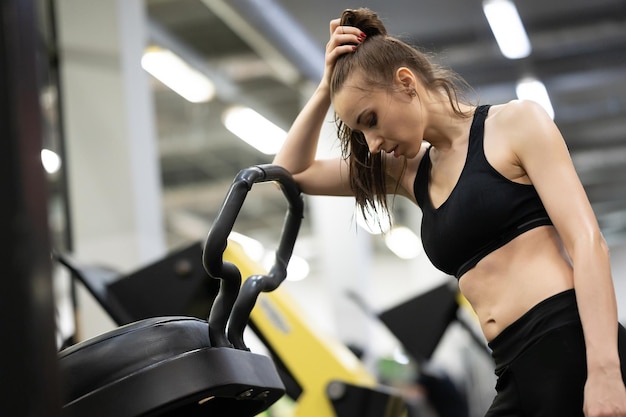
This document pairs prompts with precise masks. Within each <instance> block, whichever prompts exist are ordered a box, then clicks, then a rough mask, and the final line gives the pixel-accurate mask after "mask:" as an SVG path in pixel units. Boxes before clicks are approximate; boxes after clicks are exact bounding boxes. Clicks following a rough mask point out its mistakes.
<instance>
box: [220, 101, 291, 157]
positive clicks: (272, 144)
mask: <svg viewBox="0 0 626 417" xmlns="http://www.w3.org/2000/svg"><path fill="white" fill-rule="evenodd" d="M222 121H223V123H224V126H226V129H228V130H230V131H231V132H232V133H233V134H235V135H237V136H238V137H239V138H240V139H241V140H243V141H244V142H246V143H248V144H249V145H250V146H253V147H254V148H256V149H258V150H259V151H261V152H263V153H264V154H266V155H275V154H276V153H277V152H278V151H279V150H280V148H281V146H283V143H284V142H285V139H286V138H287V132H285V131H284V130H283V129H281V128H280V127H278V126H276V125H275V124H274V123H272V122H270V121H269V120H267V119H266V118H265V117H263V116H261V115H260V114H259V113H257V112H256V111H254V110H252V109H251V108H248V107H242V106H235V107H231V108H229V109H227V110H226V111H225V112H224V114H223V115H222Z"/></svg>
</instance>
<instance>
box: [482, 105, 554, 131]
mask: <svg viewBox="0 0 626 417" xmlns="http://www.w3.org/2000/svg"><path fill="white" fill-rule="evenodd" d="M541 121H544V122H547V121H549V122H550V123H551V122H552V119H551V118H550V116H549V115H548V113H547V112H546V111H545V110H544V108H543V107H542V106H541V105H540V104H539V103H537V102H535V101H532V100H511V101H509V102H508V103H504V104H496V105H492V106H491V107H490V109H489V115H488V117H487V120H486V123H491V124H493V125H497V126H503V127H509V128H524V127H532V123H531V122H541Z"/></svg>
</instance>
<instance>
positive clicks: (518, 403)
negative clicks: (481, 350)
mask: <svg viewBox="0 0 626 417" xmlns="http://www.w3.org/2000/svg"><path fill="white" fill-rule="evenodd" d="M618 338H619V351H620V360H621V368H622V378H624V381H625V384H626V329H624V327H622V326H621V325H620V326H619V332H618ZM489 347H490V348H491V349H492V356H493V358H494V361H495V364H496V375H497V377H498V380H497V383H496V396H495V398H494V400H493V403H492V404H491V407H490V408H489V410H488V411H487V414H486V415H485V417H522V416H523V417H583V390H584V385H585V380H586V378H587V360H586V357H585V340H584V337H583V331H582V325H581V323H580V317H579V315H578V308H577V306H576V295H575V293H574V290H568V291H565V292H563V293H560V294H557V295H555V296H552V297H550V298H548V299H546V300H544V301H542V302H540V303H539V304H537V305H536V306H535V307H533V308H532V309H530V310H529V311H528V312H527V313H526V314H524V315H523V316H522V317H521V318H520V319H519V320H517V321H515V322H514V323H513V324H511V325H510V326H509V327H507V328H506V329H504V330H503V331H502V332H501V333H500V334H499V335H498V336H497V337H496V338H495V339H493V340H492V341H491V342H490V343H489Z"/></svg>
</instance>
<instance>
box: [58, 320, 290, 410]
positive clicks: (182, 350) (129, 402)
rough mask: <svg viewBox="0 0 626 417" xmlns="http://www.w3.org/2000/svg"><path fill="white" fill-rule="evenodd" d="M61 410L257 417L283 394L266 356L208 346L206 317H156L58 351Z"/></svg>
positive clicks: (273, 368)
mask: <svg viewBox="0 0 626 417" xmlns="http://www.w3.org/2000/svg"><path fill="white" fill-rule="evenodd" d="M58 356H59V369H60V373H61V378H62V379H63V404H64V407H63V409H64V416H68V417H79V416H80V417H84V416H90V417H100V416H101V417H113V416H115V417H136V416H163V417H166V416H167V417H174V416H181V417H182V416H185V417H193V416H200V415H202V416H229V417H230V416H232V417H236V416H254V415H256V414H258V413H260V412H261V411H263V410H265V409H266V408H267V407H269V406H270V405H271V404H272V403H274V402H275V401H276V400H278V399H279V398H280V397H281V396H282V395H283V394H284V386H283V384H282V382H281V380H280V377H279V376H278V373H277V371H276V368H275V366H274V364H273V362H272V361H271V359H269V358H268V357H266V356H263V355H258V354H254V353H251V352H249V351H246V350H238V349H233V348H228V347H220V348H214V347H211V346H210V343H209V337H208V324H207V322H206V321H203V320H200V319H196V318H190V317H156V318H150V319H145V320H141V321H138V322H135V323H131V324H128V325H125V326H122V327H119V328H117V329H115V330H112V331H110V332H107V333H104V334H102V335H100V336H97V337H95V338H93V339H90V340H87V341H85V342H81V343H78V344H76V345H74V346H71V347H69V348H67V349H65V350H63V351H61V352H60V353H59V355H58Z"/></svg>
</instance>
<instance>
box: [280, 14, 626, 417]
mask: <svg viewBox="0 0 626 417" xmlns="http://www.w3.org/2000/svg"><path fill="white" fill-rule="evenodd" d="M330 35H331V36H330V41H329V42H328V44H327V47H326V66H325V72H324V77H323V79H322V81H321V83H320V85H319V86H318V88H317V90H316V91H315V92H314V94H313V96H312V97H311V98H310V100H309V102H308V103H307V104H306V105H305V106H304V108H303V109H302V111H301V113H300V114H299V116H298V117H297V118H296V120H295V122H294V124H293V126H292V128H291V129H290V131H289V134H288V138H287V141H286V143H285V145H284V147H283V148H282V150H281V151H280V152H279V153H278V155H277V156H276V158H275V160H274V163H275V164H278V165H281V166H283V167H285V168H286V169H287V170H288V171H289V172H291V173H292V174H293V175H294V178H295V180H296V181H297V182H298V184H299V185H300V187H301V189H302V191H303V192H304V193H308V194H323V195H346V196H348V195H354V196H355V197H356V201H357V204H358V205H359V206H360V207H361V209H362V210H364V211H371V210H374V211H376V208H377V207H382V208H383V210H387V209H388V207H387V205H386V201H387V200H386V197H387V195H388V194H393V195H402V196H404V197H406V198H409V199H410V200H412V201H413V202H415V203H416V204H417V205H419V207H420V208H421V210H422V213H423V221H422V240H423V243H424V248H425V250H426V253H427V254H428V256H429V258H430V259H431V261H432V262H433V264H434V265H435V266H436V267H438V268H440V269H441V270H443V271H445V272H447V273H449V274H451V275H455V276H456V278H457V279H458V280H459V288H460V290H461V292H462V293H463V295H464V296H465V297H466V298H467V300H468V301H469V302H470V303H471V305H472V307H473V308H474V310H475V312H476V314H477V316H478V319H479V321H480V326H481V328H482V331H483V333H484V335H485V337H486V339H487V341H488V342H489V345H490V347H491V348H492V351H493V357H494V360H495V363H496V374H497V376H498V381H497V385H496V392H497V394H496V397H495V399H494V402H493V404H492V406H491V408H490V409H489V412H488V413H487V416H490V417H491V416H521V415H524V416H567V417H572V416H582V415H583V412H584V415H585V416H587V417H592V416H593V417H596V416H622V417H624V416H626V388H625V384H624V376H626V369H625V367H624V365H625V364H626V354H625V353H624V349H625V347H626V345H625V342H626V339H625V338H624V329H623V328H621V326H619V324H618V322H617V307H616V300H615V294H614V289H613V284H612V277H611V271H610V265H609V254H608V249H607V246H606V243H605V241H604V239H603V237H602V235H601V233H600V230H599V227H598V224H597V222H596V219H595V217H594V214H593V212H592V209H591V206H590V204H589V201H588V199H587V197H586V195H585V192H584V190H583V187H582V185H581V183H580V181H579V179H578V177H577V175H576V172H575V170H574V167H573V165H572V162H571V160H570V157H569V154H568V150H567V148H566V145H565V143H564V140H563V138H562V136H561V134H560V133H559V131H558V129H557V128H556V126H555V125H554V123H553V122H552V120H551V119H550V118H549V117H548V116H547V115H546V113H545V112H544V111H543V110H542V108H541V107H539V106H538V105H537V104H535V103H533V102H530V101H512V102H509V103H506V104H501V105H493V106H486V105H482V106H477V107H476V106H472V105H471V104H470V103H469V102H468V101H467V100H464V99H463V95H462V92H463V85H462V81H460V80H459V79H458V78H455V77H454V76H453V75H452V74H451V73H449V72H446V71H443V70H441V69H440V68H437V67H435V66H434V65H433V64H432V63H431V62H430V61H429V60H428V59H427V58H426V57H425V56H424V55H423V54H422V53H420V52H419V51H417V50H415V49H414V48H411V47H409V46H408V45H406V44H405V43H403V42H401V41H399V40H397V39H394V38H392V37H389V36H387V33H386V30H385V28H384V26H383V25H382V23H381V21H380V20H379V18H378V17H377V15H376V14H375V13H373V12H371V11H370V10H368V9H358V10H346V11H344V13H343V14H342V16H341V19H336V20H333V21H331V23H330ZM331 102H332V104H333V107H334V110H335V114H336V117H337V123H338V128H339V129H338V130H339V136H340V139H341V143H342V151H343V158H338V159H333V160H316V159H315V153H316V147H317V140H318V137H319V133H320V129H321V126H322V124H323V123H324V121H325V116H326V114H327V111H328V109H329V106H330V104H331ZM618 329H619V332H618ZM618 333H619V337H618ZM618 339H619V340H620V342H619V347H620V348H621V361H620V353H619V352H618Z"/></svg>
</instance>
